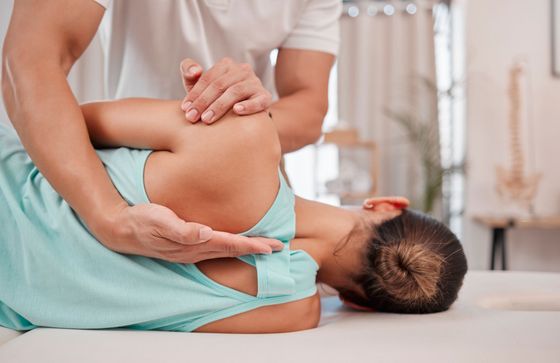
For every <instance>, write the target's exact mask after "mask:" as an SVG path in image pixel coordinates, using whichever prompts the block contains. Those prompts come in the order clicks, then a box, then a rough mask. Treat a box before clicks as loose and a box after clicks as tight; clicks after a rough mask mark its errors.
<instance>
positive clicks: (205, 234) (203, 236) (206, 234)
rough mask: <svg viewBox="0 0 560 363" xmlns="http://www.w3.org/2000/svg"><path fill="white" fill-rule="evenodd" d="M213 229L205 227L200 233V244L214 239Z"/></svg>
mask: <svg viewBox="0 0 560 363" xmlns="http://www.w3.org/2000/svg"><path fill="white" fill-rule="evenodd" d="M212 232H213V231H212V228H210V227H203V228H201V229H200V230H199V231H198V239H199V240H200V242H206V241H208V240H209V239H210V238H212Z"/></svg>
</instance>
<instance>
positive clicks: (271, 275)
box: [0, 99, 467, 333]
mask: <svg viewBox="0 0 560 363" xmlns="http://www.w3.org/2000/svg"><path fill="white" fill-rule="evenodd" d="M82 110H83V112H84V116H85V118H86V121H87V126H88V130H89V133H90V136H91V138H92V141H93V143H94V145H96V146H98V147H121V146H122V147H121V148H118V149H105V150H99V151H98V154H99V157H100V158H101V160H102V161H103V163H104V164H105V167H106V170H107V172H108V174H109V175H110V177H111V179H112V181H113V183H114V185H115V186H116V187H117V189H118V190H119V192H120V193H121V195H122V196H123V197H124V198H125V199H126V200H127V201H128V202H129V203H130V204H140V203H149V202H153V203H158V204H161V205H164V206H167V207H169V208H170V209H171V210H173V211H174V212H175V213H176V214H177V215H178V216H179V217H181V218H183V219H185V220H188V221H195V222H199V223H203V224H205V225H208V226H210V227H212V228H214V229H216V230H222V231H227V232H232V233H240V234H243V235H247V236H266V237H270V238H275V239H278V240H280V241H282V242H283V243H284V246H285V247H284V249H283V250H282V251H280V252H275V253H272V254H260V255H249V256H244V257H241V258H239V259H237V258H231V259H215V260H207V261H203V262H200V263H197V264H181V263H171V262H166V261H162V260H157V259H150V258H145V257H140V256H132V255H122V254H118V253H115V252H113V251H110V250H108V249H107V248H105V247H104V246H103V245H102V244H101V243H99V242H98V241H97V240H96V239H95V238H94V237H93V236H92V235H91V234H90V233H89V232H88V229H87V228H86V226H85V225H84V223H83V222H82V221H81V220H80V219H79V217H78V216H77V215H76V214H75V213H73V211H72V210H71V208H70V207H69V205H68V204H67V203H65V202H64V200H63V199H62V198H61V197H60V196H59V195H58V194H57V193H56V192H55V191H54V190H53V189H52V188H51V186H50V185H49V183H48V182H47V181H46V179H45V178H44V177H43V176H42V175H41V174H40V173H39V171H38V170H37V169H36V168H35V166H34V165H33V164H32V162H31V160H30V159H29V157H28V156H27V154H26V153H25V151H24V150H23V148H22V146H21V145H20V143H19V142H18V140H17V138H16V136H15V134H14V133H13V132H12V131H11V130H8V129H7V128H5V127H4V128H2V129H1V131H0V145H1V147H0V169H1V170H0V206H1V208H0V222H1V228H2V230H1V232H0V325H1V326H4V327H8V328H11V329H17V330H28V329H33V328H35V327H40V326H43V327H59V328H82V329H104V328H116V327H125V328H130V329H142V330H148V329H157V330H172V331H198V332H222V333H273V332H289V331H297V330H303V329H310V328H314V327H316V326H317V324H318V322H319V317H320V310H321V309H320V300H319V297H318V294H317V288H316V282H323V283H326V284H328V285H330V286H332V287H334V288H335V289H336V290H338V292H339V294H340V297H341V299H342V300H343V301H344V302H346V303H347V304H348V305H350V306H352V307H355V308H359V309H366V310H373V311H380V312H395V313H420V314H422V313H434V312H439V311H444V310H446V309H448V308H449V306H450V305H451V304H452V303H453V301H454V300H455V299H456V298H457V293H458V291H459V289H460V287H461V284H462V281H463V276H464V275H465V272H466V269H467V264H466V260H465V255H464V253H463V249H462V248H461V244H460V243H459V241H458V240H457V238H456V237H455V236H454V235H453V233H451V232H450V231H449V230H448V229H447V228H446V227H445V226H444V225H442V224H441V223H439V222H437V221H435V220H433V219H431V218H429V217H427V216H424V215H421V214H418V213H416V212H413V211H409V210H406V209H405V208H406V206H407V201H406V199H403V198H380V199H372V200H369V201H368V204H367V205H366V207H368V208H369V209H368V210H348V209H342V208H336V207H332V206H328V205H324V204H321V203H316V202H312V201H308V200H304V199H301V198H297V197H294V194H293V193H292V191H291V190H290V188H289V187H288V186H287V185H286V182H285V181H284V179H283V177H282V176H281V174H280V173H279V172H278V163H279V161H280V144H279V141H278V136H277V133H276V129H275V127H274V124H273V123H272V121H271V119H270V117H269V115H268V114H267V113H260V114H255V115H252V116H243V117H240V116H236V115H234V114H228V115H226V116H224V119H222V120H220V121H219V122H217V123H216V124H214V125H212V126H207V125H203V124H195V125H192V124H190V123H188V122H185V120H184V115H183V112H181V109H180V106H179V101H161V100H148V99H129V100H121V101H115V102H100V103H92V104H87V105H84V106H83V107H82ZM68 152H69V153H70V152H72V150H68ZM60 162H64V160H61V161H60Z"/></svg>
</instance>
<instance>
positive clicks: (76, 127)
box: [2, 55, 125, 223]
mask: <svg viewBox="0 0 560 363" xmlns="http://www.w3.org/2000/svg"><path fill="white" fill-rule="evenodd" d="M4 60H5V63H4V66H3V69H2V91H3V96H4V102H5V105H6V110H7V112H8V116H9V117H10V120H11V121H12V124H13V125H14V127H15V129H16V131H17V132H18V134H19V136H20V139H21V141H22V143H23V145H24V146H25V148H26V150H27V152H28V153H29V155H30V157H31V159H32V160H33V162H34V163H35V164H36V166H37V167H38V168H39V170H40V171H41V172H42V173H43V174H44V175H45V177H46V178H47V180H48V181H49V182H50V183H51V185H52V186H53V188H54V189H56V190H57V191H58V192H59V193H60V194H61V195H62V196H63V197H64V199H65V200H66V201H67V202H68V203H69V204H70V205H71V206H72V207H73V208H74V209H75V210H76V212H77V213H78V214H79V215H80V216H82V217H83V218H84V219H85V220H86V222H87V221H96V222H98V223H102V221H103V218H104V216H105V215H106V213H107V212H109V211H110V208H118V207H122V206H124V204H125V202H124V200H123V199H122V198H121V197H120V195H119V194H118V192H117V191H116V189H115V188H114V186H113V185H112V184H111V182H110V180H109V178H108V175H107V173H106V172H105V169H104V168H103V166H102V163H101V162H100V160H99V158H98V157H97V155H96V153H95V151H94V149H93V147H92V145H91V143H90V141H89V137H88V133H87V129H86V126H85V122H84V119H83V116H82V113H81V110H80V108H79V106H78V103H77V102H76V100H75V98H74V96H73V94H72V92H71V90H70V87H69V86H68V83H67V81H66V74H65V70H64V68H63V67H62V66H61V65H60V64H59V63H58V62H53V63H48V62H43V63H39V62H33V61H31V60H26V59H25V57H23V59H22V57H18V59H17V62H16V60H14V59H13V58H10V56H9V55H8V56H7V57H6V58H5V59H4Z"/></svg>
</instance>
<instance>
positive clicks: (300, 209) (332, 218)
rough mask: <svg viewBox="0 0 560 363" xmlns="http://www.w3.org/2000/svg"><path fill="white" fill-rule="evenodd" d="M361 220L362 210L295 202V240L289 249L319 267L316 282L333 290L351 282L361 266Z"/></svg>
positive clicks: (297, 200) (362, 237)
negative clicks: (305, 256)
mask: <svg viewBox="0 0 560 363" xmlns="http://www.w3.org/2000/svg"><path fill="white" fill-rule="evenodd" d="M363 218H364V212H363V211H351V210H347V209H343V208H339V207H333V206H329V205H326V204H322V203H317V202H312V201H309V200H305V199H301V198H297V199H296V238H295V239H294V240H293V241H292V243H291V246H292V249H302V250H304V251H305V252H307V253H309V254H310V255H311V257H313V259H315V261H316V262H317V263H318V264H319V267H320V269H319V272H318V274H317V279H318V281H319V282H323V283H326V284H327V285H330V286H332V287H334V288H337V287H348V285H349V284H351V283H352V276H354V275H355V274H356V273H357V272H358V271H359V269H360V266H361V263H362V261H361V258H362V255H363V253H362V249H363V243H364V240H365V238H364V236H363V233H364V232H362V231H361V228H359V226H360V224H361V221H363Z"/></svg>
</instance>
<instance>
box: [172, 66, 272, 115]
mask: <svg viewBox="0 0 560 363" xmlns="http://www.w3.org/2000/svg"><path fill="white" fill-rule="evenodd" d="M181 73H182V78H183V85H184V87H185V91H186V92H187V96H186V97H185V98H184V100H183V102H182V105H181V108H182V109H183V111H184V112H185V117H186V119H187V120H188V121H190V122H197V121H199V120H202V122H204V123H206V124H211V123H213V122H214V121H216V120H218V119H219V118H220V117H222V116H223V115H224V114H225V113H226V112H228V111H229V110H231V109H232V108H233V111H234V112H235V113H236V114H238V115H250V114H253V113H257V112H260V111H263V110H265V109H267V108H268V107H269V106H270V105H271V104H272V96H271V95H270V92H268V91H267V90H266V89H265V88H264V87H263V85H262V83H261V81H260V79H259V78H258V77H257V76H256V75H255V72H253V69H252V67H251V66H250V65H249V64H246V63H236V62H234V61H233V60H231V59H230V58H224V59H222V60H221V61H219V62H218V63H216V64H215V65H214V66H213V67H212V68H210V69H209V70H207V71H206V72H203V70H202V67H201V66H200V65H199V64H198V63H196V62H195V61H194V60H192V59H190V58H187V59H185V60H183V61H182V62H181Z"/></svg>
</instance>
